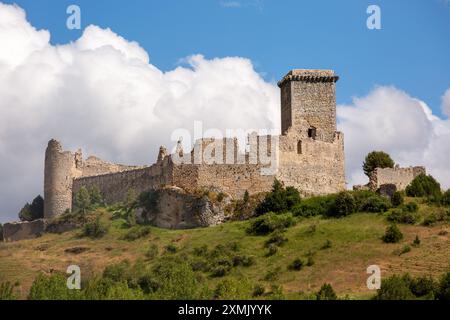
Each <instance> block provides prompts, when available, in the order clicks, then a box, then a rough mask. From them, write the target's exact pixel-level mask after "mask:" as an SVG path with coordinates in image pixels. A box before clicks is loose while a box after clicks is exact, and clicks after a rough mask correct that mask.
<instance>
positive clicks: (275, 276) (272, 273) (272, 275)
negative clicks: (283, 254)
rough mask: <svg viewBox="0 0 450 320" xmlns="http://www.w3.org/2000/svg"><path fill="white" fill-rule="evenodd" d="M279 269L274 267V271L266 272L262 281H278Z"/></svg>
mask: <svg viewBox="0 0 450 320" xmlns="http://www.w3.org/2000/svg"><path fill="white" fill-rule="evenodd" d="M280 271H281V269H280V267H276V268H275V269H272V270H269V271H267V273H266V275H265V276H264V280H266V281H275V280H277V279H278V276H279V274H280Z"/></svg>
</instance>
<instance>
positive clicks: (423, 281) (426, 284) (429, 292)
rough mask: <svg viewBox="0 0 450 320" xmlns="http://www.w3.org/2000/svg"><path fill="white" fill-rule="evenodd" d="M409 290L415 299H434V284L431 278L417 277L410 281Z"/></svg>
mask: <svg viewBox="0 0 450 320" xmlns="http://www.w3.org/2000/svg"><path fill="white" fill-rule="evenodd" d="M410 289H411V292H412V294H414V295H415V296H416V297H424V296H429V297H430V298H434V293H435V291H436V283H435V281H434V280H433V278H432V277H431V276H423V277H418V278H414V279H412V280H411V282H410Z"/></svg>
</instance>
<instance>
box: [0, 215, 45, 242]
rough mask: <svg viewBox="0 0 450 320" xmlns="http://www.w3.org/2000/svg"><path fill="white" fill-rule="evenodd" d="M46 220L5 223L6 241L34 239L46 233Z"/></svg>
mask: <svg viewBox="0 0 450 320" xmlns="http://www.w3.org/2000/svg"><path fill="white" fill-rule="evenodd" d="M45 227H46V222H45V220H43V219H39V220H35V221H31V222H12V223H5V224H4V225H3V240H4V241H5V242H12V241H19V240H26V239H34V238H38V237H40V236H42V235H43V234H44V231H45Z"/></svg>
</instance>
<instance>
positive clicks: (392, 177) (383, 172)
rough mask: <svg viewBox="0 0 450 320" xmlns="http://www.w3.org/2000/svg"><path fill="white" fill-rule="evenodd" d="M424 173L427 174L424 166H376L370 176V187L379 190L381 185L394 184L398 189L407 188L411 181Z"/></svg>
mask: <svg viewBox="0 0 450 320" xmlns="http://www.w3.org/2000/svg"><path fill="white" fill-rule="evenodd" d="M422 173H423V174H426V170H425V168H424V167H408V168H400V167H399V166H396V167H394V168H376V169H375V170H374V171H373V173H372V175H371V177H370V182H369V187H370V189H372V190H378V188H380V186H381V185H384V184H394V185H395V186H396V187H397V190H405V189H406V187H407V186H408V185H409V184H410V183H411V181H412V180H413V179H414V178H415V177H417V176H418V175H420V174H422Z"/></svg>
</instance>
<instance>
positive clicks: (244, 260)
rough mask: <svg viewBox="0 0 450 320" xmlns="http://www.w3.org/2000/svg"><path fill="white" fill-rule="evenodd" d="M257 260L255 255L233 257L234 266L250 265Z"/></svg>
mask: <svg viewBox="0 0 450 320" xmlns="http://www.w3.org/2000/svg"><path fill="white" fill-rule="evenodd" d="M255 262H256V260H255V257H254V256H248V255H236V256H234V257H233V267H238V266H243V267H250V266H252V265H254V264H255Z"/></svg>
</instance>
